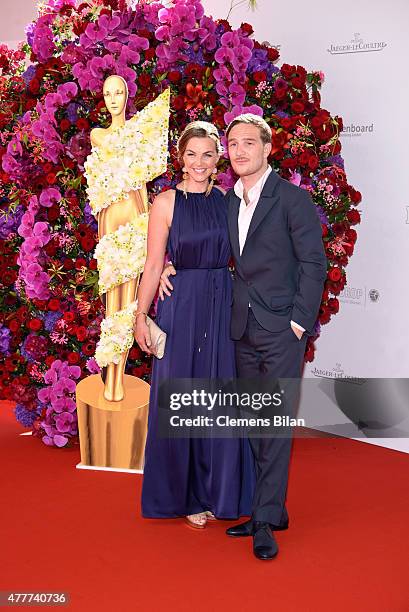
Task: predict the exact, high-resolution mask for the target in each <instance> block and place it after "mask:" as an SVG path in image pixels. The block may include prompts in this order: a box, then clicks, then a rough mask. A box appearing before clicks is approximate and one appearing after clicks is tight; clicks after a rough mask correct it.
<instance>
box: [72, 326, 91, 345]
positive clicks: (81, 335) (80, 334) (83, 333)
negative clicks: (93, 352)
mask: <svg viewBox="0 0 409 612" xmlns="http://www.w3.org/2000/svg"><path fill="white" fill-rule="evenodd" d="M75 335H76V336H77V340H78V341H79V342H84V340H85V339H86V338H87V336H88V331H87V329H86V328H85V327H82V326H81V327H77V328H76V330H75Z"/></svg>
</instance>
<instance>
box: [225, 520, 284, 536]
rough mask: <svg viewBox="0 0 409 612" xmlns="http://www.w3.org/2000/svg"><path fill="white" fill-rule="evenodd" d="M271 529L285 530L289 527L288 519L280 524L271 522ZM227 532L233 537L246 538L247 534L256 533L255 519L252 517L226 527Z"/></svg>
mask: <svg viewBox="0 0 409 612" xmlns="http://www.w3.org/2000/svg"><path fill="white" fill-rule="evenodd" d="M270 529H271V531H284V530H285V529H288V519H287V520H286V521H284V522H283V523H280V525H273V524H271V523H270ZM226 533H227V535H228V536H230V537H231V538H245V537H247V536H251V535H254V531H253V521H252V519H250V520H249V521H246V522H245V523H241V524H240V525H233V527H229V528H228V529H226Z"/></svg>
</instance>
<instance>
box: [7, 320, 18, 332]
mask: <svg viewBox="0 0 409 612" xmlns="http://www.w3.org/2000/svg"><path fill="white" fill-rule="evenodd" d="M9 329H10V331H12V332H16V331H17V330H18V329H20V322H19V321H18V320H17V319H12V320H11V321H10V322H9Z"/></svg>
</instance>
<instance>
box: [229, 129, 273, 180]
mask: <svg viewBox="0 0 409 612" xmlns="http://www.w3.org/2000/svg"><path fill="white" fill-rule="evenodd" d="M227 146H228V151H229V157H230V163H231V165H232V168H233V170H234V172H235V173H236V174H237V176H240V177H244V176H251V175H253V174H257V173H259V172H260V171H262V170H263V168H265V167H266V164H267V158H268V156H269V153H270V151H271V144H270V143H269V144H264V143H263V141H262V140H261V133H260V129H259V128H258V127H257V126H256V125H252V124H251V123H238V124H237V125H235V126H234V127H232V129H231V130H230V133H229V138H228V143H227Z"/></svg>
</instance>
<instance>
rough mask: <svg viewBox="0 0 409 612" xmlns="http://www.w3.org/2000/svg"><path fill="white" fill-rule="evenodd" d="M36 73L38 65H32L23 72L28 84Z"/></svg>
mask: <svg viewBox="0 0 409 612" xmlns="http://www.w3.org/2000/svg"><path fill="white" fill-rule="evenodd" d="M35 73H36V67H35V66H33V65H31V66H29V67H28V68H27V70H26V71H25V72H23V74H22V75H21V76H22V77H23V79H24V82H25V84H26V85H28V84H29V83H30V81H31V80H32V78H33V77H34V75H35Z"/></svg>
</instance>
